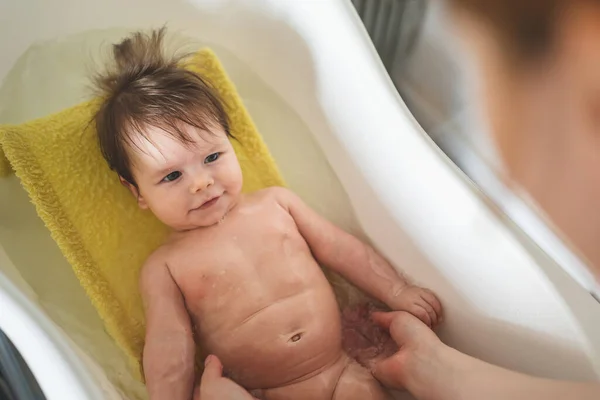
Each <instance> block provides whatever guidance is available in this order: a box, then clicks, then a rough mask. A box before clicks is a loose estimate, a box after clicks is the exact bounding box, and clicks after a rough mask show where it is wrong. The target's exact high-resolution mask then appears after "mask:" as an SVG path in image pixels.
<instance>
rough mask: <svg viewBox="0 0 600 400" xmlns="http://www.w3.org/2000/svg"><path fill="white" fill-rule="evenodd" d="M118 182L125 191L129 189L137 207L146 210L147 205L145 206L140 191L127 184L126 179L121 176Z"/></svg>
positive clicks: (129, 183)
mask: <svg viewBox="0 0 600 400" xmlns="http://www.w3.org/2000/svg"><path fill="white" fill-rule="evenodd" d="M119 181H120V182H121V184H122V185H123V186H125V187H126V188H127V189H129V191H130V192H131V194H132V195H133V197H135V198H136V199H137V202H138V206H139V207H140V208H141V209H142V210H145V209H147V208H148V205H147V204H146V200H144V198H143V197H142V195H141V194H140V191H139V190H138V188H137V187H136V186H135V185H134V184H133V183H131V182H129V181H128V180H127V179H125V178H123V177H122V176H121V175H119Z"/></svg>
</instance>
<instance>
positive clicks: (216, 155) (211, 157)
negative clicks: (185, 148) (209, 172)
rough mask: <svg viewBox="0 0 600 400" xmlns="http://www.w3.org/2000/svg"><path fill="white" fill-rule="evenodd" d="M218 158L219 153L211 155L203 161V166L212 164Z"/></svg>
mask: <svg viewBox="0 0 600 400" xmlns="http://www.w3.org/2000/svg"><path fill="white" fill-rule="evenodd" d="M220 156H221V153H213V154H211V155H210V156H208V157H206V158H205V159H204V164H210V163H212V162H215V161H217V160H218V159H219V157H220Z"/></svg>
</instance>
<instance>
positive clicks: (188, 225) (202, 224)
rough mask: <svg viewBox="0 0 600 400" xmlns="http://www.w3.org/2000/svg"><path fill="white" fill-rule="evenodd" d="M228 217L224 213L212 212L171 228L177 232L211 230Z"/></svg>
mask: <svg viewBox="0 0 600 400" xmlns="http://www.w3.org/2000/svg"><path fill="white" fill-rule="evenodd" d="M226 215H227V213H224V212H212V213H210V214H207V215H202V216H194V218H190V219H189V220H188V221H185V222H183V223H181V224H177V226H171V228H172V229H174V230H176V231H190V230H193V229H200V228H209V227H211V226H214V225H217V224H219V223H221V222H222V221H223V220H224V219H225V217H226Z"/></svg>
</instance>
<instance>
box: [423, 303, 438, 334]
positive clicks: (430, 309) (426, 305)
mask: <svg viewBox="0 0 600 400" xmlns="http://www.w3.org/2000/svg"><path fill="white" fill-rule="evenodd" d="M419 305H420V306H421V307H423V308H424V309H425V311H427V315H429V320H430V321H431V323H430V324H429V327H430V328H432V329H433V328H434V327H435V326H436V325H437V323H438V316H437V314H436V312H435V310H434V309H433V306H432V305H431V304H430V303H429V302H428V301H427V300H426V299H425V298H424V297H423V296H422V295H421V301H419ZM423 322H425V321H423Z"/></svg>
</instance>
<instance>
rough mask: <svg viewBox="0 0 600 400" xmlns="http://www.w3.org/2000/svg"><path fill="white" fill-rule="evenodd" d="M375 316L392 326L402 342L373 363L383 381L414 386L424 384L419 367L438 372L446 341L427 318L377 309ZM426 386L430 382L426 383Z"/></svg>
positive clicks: (389, 384)
mask: <svg viewBox="0 0 600 400" xmlns="http://www.w3.org/2000/svg"><path fill="white" fill-rule="evenodd" d="M371 318H372V319H373V321H374V322H375V323H376V324H378V325H379V326H381V327H382V328H384V329H387V330H389V332H390V335H391V337H392V339H393V340H394V341H395V342H396V344H397V345H398V351H397V352H396V353H395V354H393V355H392V356H390V357H388V358H385V359H383V360H379V361H376V362H375V363H374V364H373V366H372V372H373V375H374V376H375V377H376V378H377V379H378V380H379V381H380V382H382V383H383V384H384V385H385V386H387V387H389V388H393V389H403V388H407V389H409V390H410V389H411V386H413V387H414V385H415V384H417V385H419V386H420V382H419V381H420V373H419V371H422V370H423V368H425V369H428V370H429V372H431V373H435V372H436V371H435V369H436V368H437V365H439V364H438V363H436V360H437V359H438V354H439V351H440V350H441V349H442V348H443V346H444V345H443V344H442V342H441V341H440V340H439V339H438V337H437V336H436V334H435V333H434V332H433V331H432V330H431V329H429V328H428V327H427V326H426V325H425V324H424V323H423V322H421V321H420V320H419V319H417V318H416V317H415V316H413V315H411V314H409V313H407V312H402V311H392V312H374V313H373V314H372V316H371ZM424 386H425V387H426V386H427V385H426V383H425V385H424ZM419 392H421V391H420V390H419Z"/></svg>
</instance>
